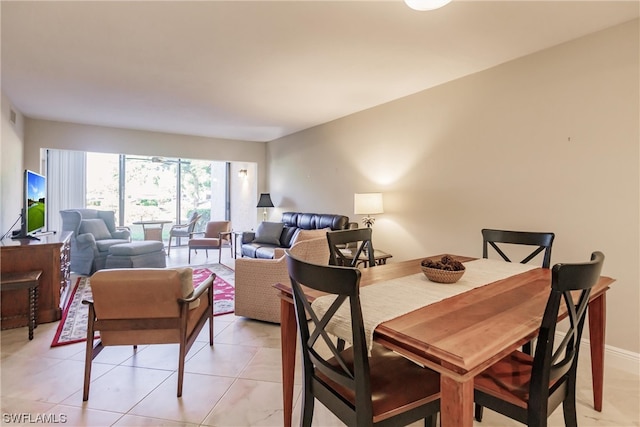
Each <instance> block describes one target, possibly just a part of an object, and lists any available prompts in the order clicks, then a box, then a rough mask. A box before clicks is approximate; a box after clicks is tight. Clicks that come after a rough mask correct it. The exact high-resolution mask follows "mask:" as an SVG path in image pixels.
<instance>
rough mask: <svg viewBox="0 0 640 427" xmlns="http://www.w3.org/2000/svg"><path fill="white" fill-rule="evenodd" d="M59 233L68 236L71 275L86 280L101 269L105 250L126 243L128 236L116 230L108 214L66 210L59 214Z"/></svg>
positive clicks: (105, 254)
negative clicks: (60, 228) (69, 237)
mask: <svg viewBox="0 0 640 427" xmlns="http://www.w3.org/2000/svg"><path fill="white" fill-rule="evenodd" d="M60 216H61V217H62V230H63V231H73V235H72V236H71V242H70V243H71V271H73V272H75V273H78V274H82V275H86V276H89V275H91V274H93V273H94V272H96V271H97V270H101V269H103V268H105V263H106V260H107V256H108V255H109V248H110V247H111V246H113V245H118V244H122V243H129V242H130V241H131V232H130V231H129V230H128V229H126V228H118V227H116V219H115V214H114V213H113V212H112V211H101V210H96V209H68V210H62V211H60Z"/></svg>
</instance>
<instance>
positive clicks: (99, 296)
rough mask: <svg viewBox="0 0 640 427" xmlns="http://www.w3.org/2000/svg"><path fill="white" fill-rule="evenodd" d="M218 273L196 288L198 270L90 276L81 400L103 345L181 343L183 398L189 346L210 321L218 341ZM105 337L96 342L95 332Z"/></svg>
mask: <svg viewBox="0 0 640 427" xmlns="http://www.w3.org/2000/svg"><path fill="white" fill-rule="evenodd" d="M214 279H215V274H213V273H212V274H211V276H209V278H208V279H207V280H205V281H204V282H202V283H200V284H199V285H198V287H197V288H196V289H195V290H194V288H193V270H192V269H191V268H177V269H158V268H155V269H154V268H150V269H115V270H103V271H98V272H97V273H95V274H94V275H93V276H91V291H92V300H84V301H83V304H87V305H89V317H88V324H87V345H86V354H85V367H84V388H83V394H82V400H83V401H86V400H87V399H88V398H89V386H90V383H91V363H92V361H93V359H94V358H95V357H96V356H97V355H98V353H100V351H101V350H102V349H103V348H104V346H110V345H133V348H134V349H136V347H137V345H138V344H167V343H177V344H179V357H178V397H180V396H182V383H183V378H184V363H185V358H186V355H187V353H188V352H189V349H190V348H191V346H192V345H193V343H194V342H195V340H196V338H197V336H198V334H199V333H200V331H201V330H202V328H203V326H204V324H205V323H206V321H207V320H209V345H210V346H212V345H213V281H214ZM95 331H100V341H98V342H97V343H96V345H95V346H94V345H93V337H94V332H95Z"/></svg>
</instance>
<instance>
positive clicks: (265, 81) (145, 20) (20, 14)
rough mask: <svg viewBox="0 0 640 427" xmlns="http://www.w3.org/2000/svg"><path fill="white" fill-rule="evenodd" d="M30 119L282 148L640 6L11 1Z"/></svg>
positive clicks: (629, 14)
mask: <svg viewBox="0 0 640 427" xmlns="http://www.w3.org/2000/svg"><path fill="white" fill-rule="evenodd" d="M0 7H1V19H2V27H1V31H2V62H1V67H2V82H1V83H2V91H3V92H4V93H5V94H6V95H7V96H8V97H9V99H10V100H11V102H12V104H13V105H14V106H15V108H17V109H18V110H19V111H20V112H22V113H23V114H24V115H26V116H28V117H33V118H42V119H49V120H59V121H68V122H75V123H85V124H96V125H104V126H114V127H123V128H131V129H142V130H153V131H161V132H171V133H180V134H188V135H201V136H210V137H218V138H228V139H240V140H250V141H269V140H272V139H275V138H278V137H281V136H284V135H288V134H291V133H293V132H296V131H299V130H302V129H306V128H309V127H312V126H315V125H319V124H322V123H326V122H328V121H331V120H334V119H337V118H340V117H343V116H346V115H349V114H352V113H354V112H357V111H361V110H364V109H367V108H370V107H373V106H376V105H379V104H382V103H385V102H388V101H391V100H394V99H397V98H400V97H403V96H407V95H410V94H412V93H416V92H419V91H422V90H424V89H427V88H430V87H433V86H435V85H439V84H442V83H444V82H447V81H450V80H453V79H456V78H459V77H462V76H465V75H468V74H471V73H475V72H478V71H481V70H484V69H487V68H490V67H493V66H495V65H497V64H500V63H504V62H506V61H509V60H512V59H514V58H518V57H520V56H523V55H527V54H530V53H532V52H535V51H538V50H541V49H545V48H548V47H550V46H553V45H556V44H559V43H563V42H565V41H568V40H571V39H574V38H577V37H580V36H583V35H585V34H588V33H592V32H595V31H598V30H601V29H604V28H607V27H610V26H613V25H616V24H619V23H622V22H625V21H629V20H631V19H634V18H637V17H638V14H639V12H638V11H639V8H640V6H639V3H638V1H637V0H630V1H629V0H627V1H620V2H616V1H584V2H583V1H517V0H512V1H495V2H493V1H482V0H466V1H465V0H454V1H453V3H451V4H449V5H448V6H446V7H444V8H442V9H439V10H436V11H431V12H417V11H414V10H411V9H409V8H408V7H406V6H405V5H404V3H403V2H402V0H381V1H356V0H351V1H313V0H297V1H270V0H262V1H253V2H251V1H195V2H180V1H131V2H93V1H91V2H89V1H86V2H85V1H71V2H59V1H42V2H31V1H13V2H11V1H2V2H1V6H0Z"/></svg>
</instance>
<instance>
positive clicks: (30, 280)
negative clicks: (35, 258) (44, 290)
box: [0, 270, 42, 340]
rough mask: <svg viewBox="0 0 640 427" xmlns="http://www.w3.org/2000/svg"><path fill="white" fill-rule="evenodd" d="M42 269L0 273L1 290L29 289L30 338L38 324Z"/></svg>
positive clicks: (30, 338)
mask: <svg viewBox="0 0 640 427" xmlns="http://www.w3.org/2000/svg"><path fill="white" fill-rule="evenodd" d="M41 275H42V270H34V271H25V272H15V273H2V274H0V291H12V290H16V289H27V290H28V291H29V294H28V299H27V304H28V306H29V340H32V339H33V330H34V329H35V328H36V327H37V326H38V319H37V317H36V313H37V311H38V286H39V285H40V276H41Z"/></svg>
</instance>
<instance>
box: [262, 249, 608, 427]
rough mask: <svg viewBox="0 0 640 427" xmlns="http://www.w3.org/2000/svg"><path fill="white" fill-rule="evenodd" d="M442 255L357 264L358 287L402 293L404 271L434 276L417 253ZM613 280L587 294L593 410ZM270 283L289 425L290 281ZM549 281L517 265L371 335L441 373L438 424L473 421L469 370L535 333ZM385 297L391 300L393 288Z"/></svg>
mask: <svg viewBox="0 0 640 427" xmlns="http://www.w3.org/2000/svg"><path fill="white" fill-rule="evenodd" d="M441 257H442V255H436V256H433V257H423V258H419V259H414V260H407V261H402V262H396V263H391V264H386V265H380V266H376V267H372V268H366V269H361V272H362V274H361V280H360V288H361V296H362V294H363V292H364V291H366V290H365V289H363V288H365V287H369V286H372V287H373V286H376V285H377V286H379V287H382V286H383V285H384V286H386V288H387V289H391V292H392V293H393V286H396V290H397V293H398V294H401V291H402V289H401V288H400V287H401V286H402V283H403V282H402V280H405V279H406V280H410V281H413V282H414V285H415V283H420V282H419V280H423V281H424V287H425V288H428V287H430V286H432V283H431V282H430V281H429V280H428V279H426V277H422V276H423V274H422V269H421V261H422V260H423V259H425V258H432V259H439V258H441ZM453 257H454V258H455V259H457V260H458V261H460V262H462V263H464V264H465V265H467V266H471V264H470V263H471V262H472V261H476V260H477V259H476V258H474V257H467V256H458V255H453ZM489 265H491V264H489ZM467 270H469V268H467ZM507 271H508V270H507ZM463 277H464V276H463ZM394 281H395V282H394ZM417 281H418V282H417ZM613 282H614V279H612V278H610V277H606V276H601V277H600V278H599V280H598V283H597V284H596V285H595V286H594V288H593V289H592V291H591V294H590V297H589V309H588V322H589V338H590V350H591V371H592V382H593V397H594V408H595V409H596V410H597V411H601V410H602V395H603V380H604V341H605V326H606V292H607V291H608V289H609V287H610V286H611V284H612V283H613ZM274 287H275V288H276V289H277V290H278V291H279V296H280V299H281V305H280V310H281V319H280V320H281V352H282V387H283V410H284V425H285V426H286V427H289V426H290V425H291V422H292V411H293V387H294V374H295V359H296V345H297V339H298V337H297V325H296V319H295V309H294V306H293V299H292V291H291V286H290V284H288V283H278V284H275V285H274ZM373 289H375V288H371V290H373ZM550 289H551V270H550V269H547V268H537V267H531V268H529V269H526V270H522V272H519V271H518V272H516V273H508V274H503V277H502V278H500V279H498V280H494V281H490V282H488V283H483V284H482V285H481V286H476V287H472V288H469V289H468V290H464V291H461V292H460V293H457V294H455V295H452V296H449V297H446V298H443V299H441V300H438V301H435V302H432V303H426V304H424V305H422V306H417V308H416V307H414V306H413V305H412V306H411V308H410V311H408V312H406V313H403V314H401V315H398V316H397V317H394V318H390V319H389V320H384V321H382V322H381V323H379V324H376V325H375V327H374V328H373V331H372V340H373V341H374V342H376V343H378V344H381V345H383V346H385V347H387V348H389V349H391V350H393V351H396V352H397V353H399V354H401V355H403V356H405V357H407V358H408V359H411V360H413V361H414V362H416V363H418V364H420V365H423V366H425V367H427V368H430V369H433V370H435V371H437V372H438V373H440V392H441V426H442V427H471V426H472V425H473V382H474V377H475V376H476V375H477V374H479V373H480V372H482V371H483V370H485V369H486V368H488V367H489V366H491V365H492V364H494V363H496V362H497V361H499V360H500V359H501V358H503V357H505V356H506V355H508V354H509V353H511V352H513V351H514V350H517V349H519V348H520V347H521V346H522V345H523V344H524V343H526V342H529V341H530V340H532V339H534V338H535V337H536V336H537V333H538V328H539V326H540V322H541V321H542V316H543V313H544V308H545V305H546V302H547V299H548V297H549V293H550ZM387 291H388V290H387ZM305 295H306V297H307V299H308V300H309V301H310V302H314V301H315V300H316V299H320V298H321V297H323V294H322V293H320V292H318V291H314V290H311V289H308V288H305ZM390 298H391V299H390V300H392V299H393V295H391V297H390ZM373 311H378V310H373ZM363 313H364V309H363ZM363 317H364V314H363ZM560 317H566V308H565V309H564V311H562V310H561V313H560ZM364 320H365V322H366V320H367V319H364Z"/></svg>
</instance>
